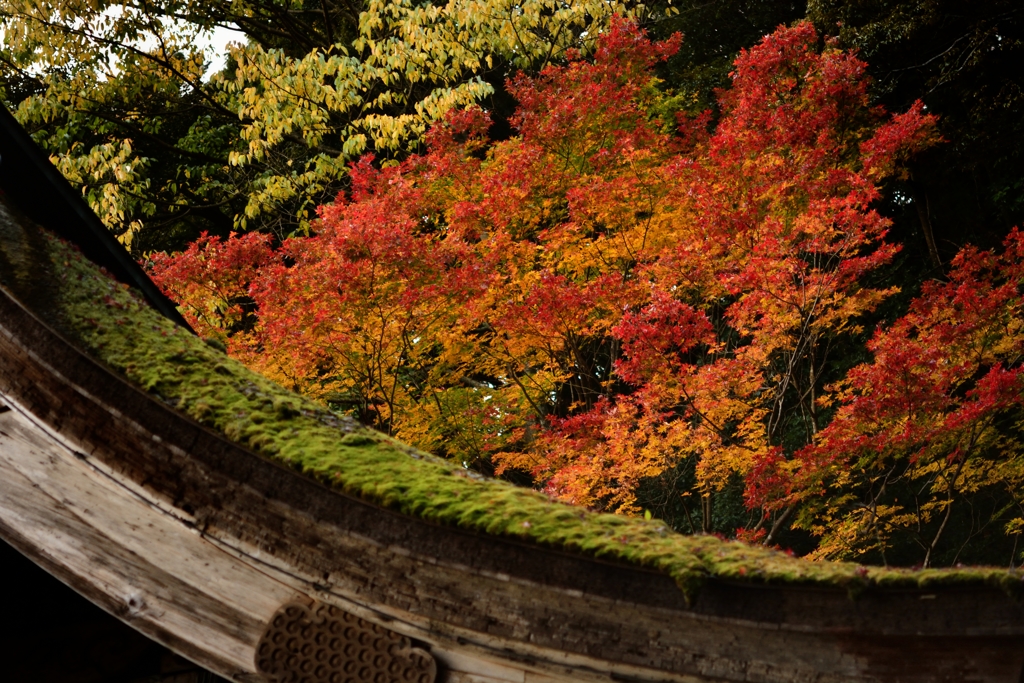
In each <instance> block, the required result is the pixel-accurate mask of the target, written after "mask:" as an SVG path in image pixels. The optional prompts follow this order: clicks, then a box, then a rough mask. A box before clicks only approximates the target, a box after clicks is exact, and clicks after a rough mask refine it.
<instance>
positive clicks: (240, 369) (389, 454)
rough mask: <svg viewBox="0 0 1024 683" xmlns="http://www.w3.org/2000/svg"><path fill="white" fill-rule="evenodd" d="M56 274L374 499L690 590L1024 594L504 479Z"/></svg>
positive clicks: (145, 309) (1010, 585)
mask: <svg viewBox="0 0 1024 683" xmlns="http://www.w3.org/2000/svg"><path fill="white" fill-rule="evenodd" d="M47 244H48V246H47V249H48V251H49V253H48V258H49V261H50V263H51V265H52V269H51V274H50V277H54V278H55V279H56V280H57V288H58V296H57V297H56V299H55V301H56V306H57V307H58V309H59V310H58V311H56V313H57V317H56V324H57V326H58V327H59V328H60V329H61V331H62V332H63V333H65V334H68V335H69V336H71V337H72V338H73V339H74V340H75V342H76V343H78V344H79V345H80V346H81V348H82V349H83V350H85V351H86V352H88V353H89V354H91V355H92V356H94V357H95V358H97V359H99V360H100V361H102V362H103V363H104V364H105V365H107V366H108V367H110V368H111V369H113V370H115V371H117V372H119V373H121V374H122V375H123V376H125V377H126V378H127V379H128V380H129V381H130V382H132V383H133V384H135V385H137V386H139V387H141V388H142V389H144V390H145V391H147V392H149V393H150V394H152V395H154V396H155V397H157V398H159V399H161V400H163V401H164V402H166V403H168V404H170V405H171V406H172V407H174V408H176V409H177V410H178V411H180V412H182V413H184V414H186V415H188V416H190V417H191V418H193V419H194V420H196V421H198V422H199V423H201V424H203V425H206V426H207V427H210V428H212V429H214V430H216V431H219V432H220V433H222V434H224V435H225V436H226V437H228V438H229V439H231V440H233V441H235V442H237V443H239V444H240V445H242V446H245V447H248V448H250V449H251V450H253V451H255V452H257V453H259V454H261V455H263V456H265V457H267V458H270V459H272V460H276V461H278V462H280V463H283V464H285V465H288V466H290V467H292V468H294V469H295V470H297V471H299V472H301V473H303V474H305V475H307V476H310V477H314V478H315V479H317V480H319V481H320V482H322V483H324V484H326V485H328V486H330V487H334V488H336V489H339V490H341V491H344V492H345V493H347V494H349V495H353V496H356V497H358V498H361V499H363V500H366V501H369V502H371V503H374V504H377V505H380V506H383V507H386V508H390V509H393V510H396V511H398V512H401V513H403V514H406V515H410V516H414V517H419V518H421V519H424V520H428V521H431V522H435V523H439V524H445V525H453V526H456V527H460V528H463V529H467V530H471V531H475V532H480V533H484V534H490V535H496V536H503V537H509V538H514V539H518V540H521V541H527V542H533V543H538V544H541V545H544V546H548V547H554V548H559V549H563V550H567V551H571V552H577V553H582V554H584V555H588V556H592V557H595V558H604V559H608V560H613V561H620V562H626V563H629V564H634V565H638V566H641V567H646V568H649V569H653V570H656V571H660V572H664V573H665V574H668V575H669V576H671V577H672V578H673V579H674V580H675V582H676V583H677V585H678V586H679V587H680V589H681V590H682V591H683V593H684V595H685V596H686V598H687V599H688V600H690V599H692V598H693V597H695V595H696V594H697V592H698V591H699V590H700V588H701V586H702V585H703V584H704V582H705V581H707V580H708V579H709V578H716V579H723V580H728V581H738V582H744V583H750V584H755V583H761V584H787V585H804V586H816V587H821V588H841V589H845V590H846V591H848V592H849V593H850V594H851V595H856V594H859V593H861V592H863V591H865V590H868V589H871V588H872V587H878V588H893V589H896V588H898V589H933V588H940V587H955V586H961V587H982V586H989V587H997V588H1000V589H1002V590H1004V591H1006V592H1007V593H1009V594H1010V595H1012V596H1014V597H1016V596H1019V595H1020V594H1021V593H1022V592H1024V574H1022V573H1021V572H1019V571H1014V570H1007V569H999V568H990V567H969V568H956V569H928V570H916V571H915V570H910V569H889V568H880V567H868V566H861V565H858V564H853V563H848V562H811V561H807V560H802V559H799V558H794V557H791V556H789V555H787V554H786V553H783V552H779V551H776V550H771V549H766V548H762V547H757V546H751V545H747V544H744V543H741V542H739V541H728V540H722V539H719V538H716V537H714V536H706V535H698V536H684V535H681V534H677V533H675V532H673V531H671V530H670V529H668V527H667V526H666V525H665V524H664V523H662V522H660V521H658V520H642V519H635V518H627V517H622V516H617V515H611V514H604V513H595V512H590V511H587V510H584V509H582V508H578V507H573V506H569V505H566V504H563V503H559V502H555V501H552V500H550V499H549V498H548V497H547V496H545V495H543V494H541V493H539V492H536V491H532V490H529V489H524V488H520V487H516V486H513V485H511V484H508V483H506V482H502V481H499V480H491V479H485V478H482V477H480V476H479V475H475V474H473V473H470V472H467V471H466V470H464V469H462V468H460V467H458V466H455V465H453V464H451V463H449V462H446V461H444V460H442V459H440V458H437V457H434V456H431V455H429V454H426V453H422V452H419V451H417V450H415V449H413V448H411V447H409V446H407V445H405V444H402V443H401V442H399V441H397V440H395V439H391V438H389V437H387V436H385V435H383V434H380V433H378V432H374V431H372V430H369V429H367V428H365V427H362V426H360V425H359V424H357V423H356V422H355V421H354V420H349V419H346V418H342V417H339V416H337V415H335V414H333V413H331V412H329V411H327V410H325V409H324V408H323V407H322V406H320V405H318V404H316V403H314V402H312V401H310V400H308V399H305V398H303V397H301V396H299V395H297V394H295V393H293V392H291V391H288V390H287V389H284V388H282V387H280V386H279V385H277V384H275V383H274V382H271V381H270V380H268V379H266V378H264V377H262V376H260V375H259V374H257V373H255V372H252V371H251V370H249V369H248V368H246V367H245V366H243V365H242V364H241V363H239V362H238V361H236V360H234V359H231V358H229V357H227V356H226V355H225V354H224V353H223V352H222V351H220V350H217V349H216V348H213V347H211V346H210V345H208V344H206V343H204V342H203V341H202V340H201V339H199V338H197V337H195V336H194V335H192V334H191V333H189V332H188V331H187V330H184V329H182V328H180V327H178V326H176V325H175V324H173V323H171V322H170V321H168V320H167V319H165V318H163V317H162V316H160V315H159V314H158V313H157V312H156V311H154V310H153V309H151V308H150V307H149V306H148V305H146V304H145V303H144V302H142V301H141V299H140V298H138V297H137V296H136V295H134V293H133V292H132V291H130V290H129V289H128V288H127V287H126V286H125V285H122V284H120V283H118V282H116V281H115V280H113V279H112V278H110V277H108V276H106V275H105V274H103V273H102V272H101V270H100V269H99V268H97V267H96V266H95V265H94V264H92V263H91V262H89V261H88V260H86V259H85V258H84V257H83V256H81V255H80V254H79V253H78V252H77V250H75V249H74V248H73V247H71V246H70V245H68V244H66V243H64V242H62V241H61V240H59V239H57V238H55V237H50V236H48V237H47Z"/></svg>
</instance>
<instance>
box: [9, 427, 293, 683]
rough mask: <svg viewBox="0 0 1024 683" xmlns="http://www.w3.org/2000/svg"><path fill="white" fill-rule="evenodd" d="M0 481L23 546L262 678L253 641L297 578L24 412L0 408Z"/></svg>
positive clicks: (202, 658) (163, 630) (154, 627)
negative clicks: (218, 540)
mask: <svg viewBox="0 0 1024 683" xmlns="http://www.w3.org/2000/svg"><path fill="white" fill-rule="evenodd" d="M0 480H2V482H3V485H2V495H0V527H3V529H4V532H5V533H4V535H5V536H6V537H8V538H9V539H10V540H11V541H13V542H14V544H15V545H16V546H17V547H19V549H20V550H22V552H26V554H28V555H29V556H30V557H32V559H34V560H35V561H37V562H39V563H40V564H42V565H43V566H44V568H46V569H47V570H49V571H50V572H51V573H53V574H55V575H57V576H58V578H61V579H62V580H63V581H65V582H66V583H68V584H69V585H70V586H71V587H72V588H74V589H75V590H77V591H78V592H80V593H82V594H83V595H85V596H86V597H88V598H90V599H91V600H93V602H96V603H97V604H99V605H100V606H102V607H104V608H105V609H107V610H108V611H109V612H111V613H112V614H114V615H115V616H117V617H118V618H120V619H122V620H124V621H125V622H127V623H128V624H130V625H131V626H133V627H135V628H137V629H138V630H139V631H141V632H143V633H145V634H146V635H148V636H150V637H152V638H153V639H154V640H157V641H159V642H161V643H163V644H165V645H167V646H169V647H171V648H172V649H174V650H177V651H179V652H180V653H181V654H183V655H184V656H186V657H188V658H189V659H192V660H193V661H195V662H197V663H198V664H200V665H202V666H204V667H206V668H209V669H211V670H214V671H216V672H217V673H219V674H221V675H224V676H227V677H229V678H234V679H236V680H247V681H248V680H252V681H255V680H261V679H260V677H258V676H257V675H256V672H255V667H254V664H253V653H254V647H255V644H256V642H257V641H258V639H259V637H260V635H261V633H262V631H263V628H264V624H265V622H266V621H267V619H269V618H270V616H271V615H273V613H274V611H275V610H276V609H277V608H278V607H279V606H280V605H281V604H282V603H283V602H286V601H288V600H293V599H295V598H296V597H301V596H297V593H296V591H295V589H294V588H292V587H290V586H287V585H284V584H282V583H280V582H279V581H276V580H274V579H272V578H270V577H269V576H267V575H266V574H264V573H262V572H259V571H257V570H256V569H254V568H252V567H250V566H248V565H246V564H244V563H241V562H238V561H237V560H236V559H235V558H233V557H231V556H230V555H228V554H227V553H225V552H224V551H223V550H221V549H220V548H218V547H216V546H215V545H213V544H212V543H209V542H208V541H206V540H205V539H203V538H202V537H201V536H200V535H199V534H198V533H196V532H194V531H192V530H190V529H189V528H188V527H187V526H186V525H185V524H182V523H181V522H180V521H178V520H176V519H174V518H172V517H170V516H169V515H167V514H166V513H165V512H164V511H162V510H158V509H156V508H154V507H153V506H152V505H149V504H148V503H147V502H145V501H144V500H143V499H142V498H139V497H138V496H136V495H134V494H133V493H132V492H130V491H128V490H127V489H125V488H124V487H123V486H120V485H119V484H118V483H117V482H115V481H114V480H112V479H110V478H108V477H105V476H103V475H102V474H100V473H98V472H97V471H96V470H94V469H93V468H92V467H90V465H89V463H88V462H87V461H85V460H82V459H80V458H77V457H75V455H74V454H73V453H72V452H71V451H70V450H69V449H68V448H67V447H65V446H64V445H62V444H60V443H58V442H56V441H55V440H53V439H48V438H46V436H45V435H44V434H42V433H41V431H40V430H39V429H38V428H36V426H35V425H32V424H31V423H29V422H27V421H26V419H25V418H24V417H23V416H21V415H20V414H19V413H18V412H17V411H8V412H6V413H4V414H2V415H0ZM196 644H201V645H202V647H201V648H198V647H197V646H196Z"/></svg>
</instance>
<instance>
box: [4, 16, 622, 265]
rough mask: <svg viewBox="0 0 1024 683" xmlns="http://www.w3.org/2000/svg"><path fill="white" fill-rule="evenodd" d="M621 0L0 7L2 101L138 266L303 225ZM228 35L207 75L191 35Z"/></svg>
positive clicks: (551, 55) (554, 54)
mask: <svg viewBox="0 0 1024 683" xmlns="http://www.w3.org/2000/svg"><path fill="white" fill-rule="evenodd" d="M617 11H619V12H628V11H629V8H628V7H626V6H619V5H617V4H615V3H611V4H609V3H600V2H590V1H588V0H583V1H581V2H570V3H564V2H560V3H552V2H549V1H548V0H536V1H531V2H526V3H521V2H517V3H512V4H509V3H501V2H475V1H472V2H470V1H466V0H452V2H449V3H447V4H444V3H442V4H433V5H431V4H428V5H422V4H418V3H413V2H406V1H400V2H377V1H367V2H360V3H354V4H353V3H347V2H342V1H339V0H323V1H320V0H317V1H316V2H308V1H306V0H286V1H285V0H257V1H256V2H246V3H238V2H231V1H228V0H212V1H210V2H205V1H204V2H196V1H195V0H159V1H157V2H152V1H149V0H147V1H146V2H135V1H132V0H129V1H127V2H124V1H107V0H101V1H100V2H86V1H85V0H70V1H66V2H65V1H62V2H29V1H28V0H4V1H3V2H0V31H2V33H3V35H4V44H3V47H2V48H0V88H2V93H0V96H2V98H3V101H4V103H5V104H6V105H7V106H8V107H10V108H12V109H13V110H14V113H15V115H16V116H17V118H18V119H19V121H20V122H21V123H22V124H23V125H25V126H26V128H28V130H29V131H30V132H31V133H32V135H33V137H34V138H35V139H36V141H37V142H39V143H40V144H41V145H42V146H43V147H44V148H45V149H46V150H47V151H49V152H50V153H51V154H52V158H53V160H54V162H55V163H56V165H57V166H58V167H59V168H60V169H61V171H62V172H63V173H64V174H65V175H66V176H67V177H68V178H69V180H71V182H72V184H74V185H76V186H77V187H80V188H81V189H82V191H83V193H84V194H85V196H86V198H87V199H88V201H89V203H90V205H91V206H92V207H93V209H94V210H96V212H97V213H98V214H99V216H100V217H101V218H102V219H103V220H104V221H105V222H106V224H107V225H108V226H109V227H110V228H111V229H112V230H113V231H114V232H116V233H117V234H118V235H120V236H121V238H122V241H124V242H125V243H126V244H128V245H130V246H131V247H132V248H133V249H134V250H135V251H136V252H137V253H141V252H144V251H148V250H150V249H154V248H157V249H162V248H168V247H179V246H180V245H181V244H183V243H185V242H187V241H191V240H193V239H194V238H195V237H197V236H198V234H199V232H200V231H203V230H206V231H209V232H211V233H214V234H219V235H221V236H226V235H227V233H228V232H229V231H230V230H232V229H235V230H255V229H259V230H262V231H266V232H273V233H275V234H276V235H277V236H278V237H279V238H281V237H284V236H286V235H289V234H292V233H295V232H296V231H298V232H300V233H301V232H304V231H306V230H308V227H309V224H310V221H311V220H313V219H314V218H315V207H316V206H317V205H319V204H321V203H323V202H325V201H328V200H330V199H331V198H333V197H334V196H335V195H336V194H337V192H338V190H339V189H341V188H343V187H344V186H345V184H346V183H347V179H346V169H347V164H348V162H349V161H351V160H354V159H356V158H358V157H359V156H360V155H362V154H364V153H366V152H374V153H376V154H378V156H380V157H381V158H383V157H385V156H388V155H399V156H400V155H401V154H404V153H405V152H406V151H407V150H408V149H410V148H415V147H416V145H417V144H419V143H420V142H421V141H422V136H423V134H424V133H425V131H426V129H427V127H428V126H429V124H430V123H431V122H433V121H436V120H438V119H439V118H440V117H441V116H442V115H443V114H444V113H445V112H446V111H448V110H449V109H451V108H453V107H464V106H467V105H469V104H471V103H478V102H482V103H488V98H490V97H491V95H492V94H493V93H494V87H493V84H492V83H494V82H497V83H501V82H502V81H503V79H504V75H505V73H506V71H507V70H509V69H521V68H530V69H536V68H540V67H542V66H543V65H544V64H546V63H549V62H550V61H552V60H557V59H559V58H561V56H562V55H564V53H565V51H566V50H568V49H570V48H580V47H584V48H585V47H586V46H587V45H588V41H591V42H592V41H593V39H594V37H596V36H597V35H598V34H599V32H600V29H601V27H603V26H604V25H605V24H606V23H607V21H608V18H609V17H610V16H611V15H612V13H614V12H617ZM217 26H222V27H232V28H236V29H238V30H240V32H241V34H242V40H240V41H239V44H236V45H234V47H232V48H231V52H230V55H229V59H228V64H227V67H226V68H225V69H224V70H223V71H221V72H219V73H207V70H208V66H209V55H207V54H204V53H203V52H202V50H201V49H200V47H199V46H200V45H201V41H200V40H199V37H200V36H201V34H203V32H204V31H207V30H209V29H212V28H213V27H217Z"/></svg>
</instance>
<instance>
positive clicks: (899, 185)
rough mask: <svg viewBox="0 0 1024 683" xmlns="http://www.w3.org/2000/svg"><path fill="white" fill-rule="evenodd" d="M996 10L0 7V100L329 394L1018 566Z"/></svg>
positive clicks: (979, 6)
mask: <svg viewBox="0 0 1024 683" xmlns="http://www.w3.org/2000/svg"><path fill="white" fill-rule="evenodd" d="M1017 5H1018V3H1013V2H1009V1H1008V0H1007V1H999V0H997V1H995V2H988V3H969V2H954V1H952V0H917V1H906V2H885V1H882V0H863V1H857V2H854V1H850V2H840V1H839V0H812V1H811V2H809V3H807V4H804V3H801V2H775V3H759V2H750V1H744V0H721V1H719V2H714V1H711V2H687V1H682V2H680V0H673V1H668V0H666V1H665V2H662V3H655V4H652V5H647V6H645V5H639V4H630V3H623V4H614V3H605V2H586V1H584V2H578V3H572V2H547V1H544V0H542V1H538V2H516V3H507V2H500V1H499V2H495V1H494V0H478V1H466V0H451V2H448V3H441V2H438V3H433V4H430V3H415V2H411V1H409V0H398V1H396V2H377V1H375V0H371V1H369V2H353V3H348V2H337V1H336V0H253V1H251V2H238V1H237V0H230V1H229V0H207V1H206V2H202V3H199V2H193V1H192V0H155V1H152V2H149V1H146V2H129V3H123V2H118V3H108V2H103V1H102V0H99V1H97V0H90V1H85V0H70V1H64V2H60V3H56V2H54V3H48V2H35V1H31V2H30V1H29V0H0V22H2V23H0V26H2V30H3V33H4V45H3V48H2V51H0V78H2V81H0V88H2V90H0V94H2V96H3V99H4V103H5V105H6V106H8V107H9V108H10V109H11V110H12V111H14V112H15V114H16V116H17V117H18V119H19V120H20V121H21V122H22V123H23V124H24V125H25V126H26V128H27V129H28V130H29V131H30V132H31V133H32V135H33V137H34V138H35V139H36V140H37V142H39V143H40V144H41V145H42V146H43V147H44V148H45V149H47V150H48V151H49V152H50V153H51V154H52V159H53V160H54V162H55V163H56V164H57V165H58V167H59V168H60V169H61V170H62V172H63V173H64V174H65V175H66V176H67V177H68V178H69V180H71V182H72V183H73V184H75V185H76V186H78V187H80V188H81V189H82V192H83V193H84V195H85V197H86V198H87V199H88V201H89V202H90V204H91V205H92V206H93V208H94V209H95V210H96V211H97V213H98V214H99V215H100V216H101V218H103V220H104V221H105V223H106V224H107V225H108V226H109V227H110V229H111V230H112V231H113V232H114V233H115V234H117V235H119V236H120V238H121V239H122V241H123V242H124V243H125V244H126V245H127V246H128V247H129V248H130V249H131V250H132V251H133V252H134V253H135V254H136V255H137V256H138V257H139V258H142V259H145V260H146V261H147V262H148V263H149V267H150V269H151V273H152V274H153V275H154V277H155V279H156V280H157V281H158V283H159V284H161V285H162V286H163V287H164V288H165V289H166V290H167V291H168V292H169V293H170V294H171V295H172V296H173V297H174V298H175V299H176V300H178V301H179V302H180V304H181V305H182V307H183V311H184V312H185V314H186V317H188V319H189V320H190V322H191V323H192V324H193V326H194V327H195V329H196V330H197V331H198V332H199V333H200V334H201V335H203V336H204V337H206V338H208V339H209V340H210V343H213V344H218V345H220V344H223V345H224V346H225V347H226V348H227V350H228V351H229V352H230V353H231V354H232V355H235V356H237V357H239V358H240V359H241V360H243V361H244V362H246V363H247V364H249V365H250V366H251V367H253V368H255V369H257V370H259V371H261V372H263V373H265V374H267V375H269V376H271V377H273V378H275V379H277V380H278V381H280V382H281V383H282V384H284V385H286V386H288V387H291V388H294V389H295V390H297V391H300V392H302V393H305V394H307V395H310V396H313V397H315V398H317V399H319V400H321V401H323V402H324V403H326V404H327V405H329V406H331V407H332V408H333V409H335V410H338V411H343V412H346V413H350V414H353V415H356V416H358V417H359V419H361V420H362V421H363V422H365V423H367V424H370V425H372V426H374V427H376V428H378V429H381V430H384V431H387V432H390V433H392V434H395V435H397V436H399V437H400V438H402V439H404V440H406V441H408V442H410V443H413V444H415V445H417V446H420V447H422V448H425V449H428V450H431V451H433V452H436V453H438V454H440V455H444V456H445V457H449V458H452V459H455V460H457V461H460V462H462V463H463V464H464V465H465V466H466V467H471V468H474V469H477V470H480V471H483V472H486V473H489V474H496V475H498V476H502V477H505V478H508V479H510V480H512V481H515V482H517V483H520V484H523V485H532V486H537V487H540V488H543V489H544V490H546V491H547V492H548V493H549V494H550V495H552V496H554V497H558V498H560V499H563V500H566V501H569V502H573V503H576V504H580V505H586V506H588V507H592V508H599V509H607V510H612V511H617V512H621V513H624V514H640V515H645V516H647V515H653V516H656V517H660V518H662V519H664V520H666V521H667V522H669V523H670V524H671V525H672V526H673V527H674V528H676V529H677V530H679V531H681V532H684V533H699V532H706V533H718V534H723V535H726V536H738V537H740V538H744V539H746V540H749V541H753V542H760V543H766V544H771V545H776V544H778V545H781V546H782V547H785V548H791V549H792V550H793V551H794V552H796V553H798V554H801V555H808V556H810V557H813V558H823V559H857V560H858V561H862V562H877V563H887V564H902V565H924V566H928V565H952V564H957V563H990V564H1010V565H1012V566H1018V565H1019V564H1020V563H1021V562H1022V559H1024V543H1018V541H1019V540H1020V536H1021V534H1022V533H1024V486H1022V484H1024V444H1022V443H1021V436H1022V434H1021V430H1022V419H1024V411H1022V401H1021V398H1022V389H1024V385H1022V382H1024V377H1022V376H1021V353H1022V350H1024V311H1022V298H1021V297H1022V291H1024V290H1022V285H1024V236H1021V235H1019V234H1018V233H1017V232H1016V230H1015V229H1014V226H1016V225H1019V224H1021V223H1022V217H1024V154H1022V153H1024V131H1022V130H1021V128H1022V126H1024V116H1022V114H1024V106H1022V105H1024V92H1022V90H1021V88H1022V76H1021V74H1022V73H1024V59H1022V55H1024V45H1022V42H1021V41H1022V39H1024V36H1022V15H1024V8H1020V7H1018V6H1017ZM215 26H232V27H236V28H238V29H240V30H241V31H242V33H243V34H244V35H245V37H246V43H245V44H235V45H233V46H232V47H231V49H230V55H229V59H228V62H227V64H226V66H225V68H224V69H223V70H221V71H219V72H212V71H211V70H209V68H208V67H209V55H206V54H204V53H203V52H202V50H201V49H200V48H199V47H197V46H198V45H200V44H201V42H200V41H198V40H197V36H199V35H201V33H202V32H203V31H207V30H209V29H210V28H212V27H215ZM168 254H172V255H168Z"/></svg>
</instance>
